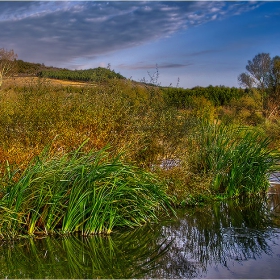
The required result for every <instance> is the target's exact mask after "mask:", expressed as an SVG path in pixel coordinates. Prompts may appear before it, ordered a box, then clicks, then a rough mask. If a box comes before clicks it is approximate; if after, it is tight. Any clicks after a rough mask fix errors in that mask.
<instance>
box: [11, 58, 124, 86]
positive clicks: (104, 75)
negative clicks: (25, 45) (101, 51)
mask: <svg viewBox="0 0 280 280" xmlns="http://www.w3.org/2000/svg"><path fill="white" fill-rule="evenodd" d="M16 63H17V65H16V67H17V74H18V75H19V76H35V77H44V78H51V79H59V80H69V81H80V82H88V81H94V82H102V81H106V80H109V79H114V78H116V79H125V77H123V76H122V75H121V74H119V73H115V71H114V70H110V69H108V68H102V67H98V68H94V69H85V70H69V69H66V68H58V67H53V66H45V65H44V64H41V63H31V62H25V61H23V60H17V61H16Z"/></svg>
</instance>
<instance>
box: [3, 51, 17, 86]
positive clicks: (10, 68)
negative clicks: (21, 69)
mask: <svg viewBox="0 0 280 280" xmlns="http://www.w3.org/2000/svg"><path fill="white" fill-rule="evenodd" d="M16 59H17V54H15V53H14V50H9V51H8V50H5V49H4V48H2V49H0V88H1V86H2V82H3V78H4V77H10V76H11V75H12V74H14V72H15V67H16V63H15V62H16Z"/></svg>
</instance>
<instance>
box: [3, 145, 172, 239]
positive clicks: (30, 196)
mask: <svg viewBox="0 0 280 280" xmlns="http://www.w3.org/2000/svg"><path fill="white" fill-rule="evenodd" d="M7 176H8V173H7ZM16 176H18V178H17V179H15V178H16ZM1 195H2V198H1V201H0V237H1V238H8V237H10V238H13V237H17V236H21V235H34V234H46V235H47V234H54V233H59V234H70V233H73V232H80V233H82V234H83V235H90V234H101V233H104V234H109V233H110V232H111V231H112V230H113V228H114V227H124V226H125V227H135V226H139V225H142V224H144V223H147V222H153V221H157V219H158V214H159V212H161V213H169V210H171V209H172V208H171V201H170V199H169V198H168V196H167V195H166V193H165V190H164V187H163V185H162V184H160V183H159V181H158V180H157V179H156V178H155V177H154V176H152V175H151V174H150V173H148V172H145V171H143V170H140V169H138V168H136V167H134V166H132V165H129V164H125V163H123V162H122V161H121V160H120V156H116V157H114V158H112V157H110V153H109V152H108V151H107V149H106V148H104V149H101V150H100V151H98V152H94V151H90V152H87V153H85V152H83V151H82V149H81V147H80V148H79V149H77V150H75V151H73V152H70V153H66V154H64V155H62V156H55V157H54V156H52V157H51V156H50V153H49V152H46V151H45V152H43V153H42V154H41V155H40V156H38V157H36V158H35V159H34V160H33V162H31V163H30V164H29V166H28V167H27V168H26V169H25V170H24V171H23V172H22V174H20V175H18V174H17V173H16V172H15V173H14V174H10V175H9V176H8V178H7V180H6V184H4V183H3V184H2V186H1Z"/></svg>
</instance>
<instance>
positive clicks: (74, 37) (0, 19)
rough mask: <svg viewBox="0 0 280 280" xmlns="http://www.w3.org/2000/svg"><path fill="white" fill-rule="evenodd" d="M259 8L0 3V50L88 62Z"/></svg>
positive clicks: (58, 63)
mask: <svg viewBox="0 0 280 280" xmlns="http://www.w3.org/2000/svg"><path fill="white" fill-rule="evenodd" d="M259 5H260V4H259V2H220V1H214V2H200V1H196V2H151V1H147V2H133V1H132V2H126V1H124V2H94V1H90V2H84V1H79V2H72V1H71V2H69V1H66V2H65V1H63V2H57V1H52V2H9V1H5V2H0V30H1V33H0V41H1V42H2V46H1V47H4V48H7V49H14V50H15V52H16V53H18V55H19V58H20V59H24V60H27V61H34V62H44V63H47V64H51V65H54V66H63V65H67V64H68V65H73V61H75V60H77V59H78V58H83V59H94V58H96V57H98V56H100V55H104V54H106V53H111V52H114V51H117V50H119V49H125V48H132V47H134V46H139V45H142V44H145V43H148V42H151V41H155V40H159V39H162V38H165V37H168V36H171V35H172V34H174V33H175V32H178V31H181V30H184V29H187V28H192V27H194V26H197V25H201V24H204V23H206V22H209V21H213V20H221V19H223V18H225V17H228V16H233V15H238V14H240V13H244V12H246V11H248V10H251V9H254V8H256V7H258V6H259ZM139 67H140V66H139ZM166 67H168V65H166ZM169 67H175V66H174V65H169ZM178 67H181V66H180V65H178Z"/></svg>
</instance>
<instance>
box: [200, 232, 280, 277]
mask: <svg viewBox="0 0 280 280" xmlns="http://www.w3.org/2000/svg"><path fill="white" fill-rule="evenodd" d="M277 240H278V241H279V242H278V244H277V243H275V241H277ZM279 243H280V231H279V230H278V233H275V237H274V238H273V241H271V240H267V245H268V246H269V248H271V251H270V252H261V254H260V256H257V257H256V258H254V256H251V258H244V259H243V260H240V261H238V260H234V259H233V260H230V259H228V260H227V261H226V263H224V264H222V263H221V264H214V265H212V266H208V267H207V274H206V275H205V276H204V277H203V278H205V279H221V278H222V279H250V278H251V279H269V278H270V279H273V278H275V276H276V275H279V273H280V270H279V261H280V251H279V250H280V248H279V245H280V244H279Z"/></svg>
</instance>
